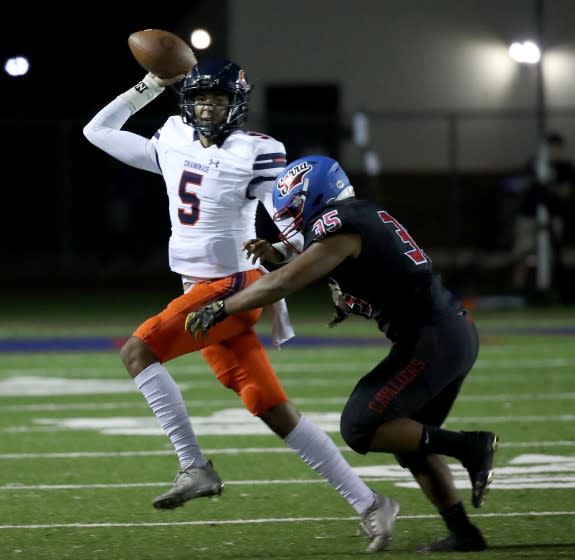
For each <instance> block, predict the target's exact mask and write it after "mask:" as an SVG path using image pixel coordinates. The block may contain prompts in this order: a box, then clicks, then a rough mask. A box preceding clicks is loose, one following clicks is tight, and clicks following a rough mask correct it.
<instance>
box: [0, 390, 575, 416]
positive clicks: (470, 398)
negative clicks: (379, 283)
mask: <svg viewBox="0 0 575 560" xmlns="http://www.w3.org/2000/svg"><path fill="white" fill-rule="evenodd" d="M291 400H292V402H293V403H294V404H296V405H300V406H301V405H306V406H313V405H326V404H330V405H331V404H333V405H343V404H345V402H346V401H347V397H295V398H293V399H291ZM457 400H458V402H487V403H491V402H508V401H512V402H518V401H522V402H526V401H541V400H545V401H570V400H575V393H572V392H565V393H544V392H542V393H537V394H535V393H519V392H518V393H513V394H505V395H503V394H497V395H460V396H459V397H458V399H457ZM236 402H237V397H236V396H235V395H233V394H231V393H230V396H229V398H227V399H201V400H200V399H197V400H194V399H192V400H186V401H185V403H186V406H188V407H190V408H194V407H198V406H201V407H204V406H209V407H217V406H228V405H230V404H233V403H236ZM136 408H137V409H140V408H141V409H146V410H149V407H148V405H147V404H146V402H145V401H144V400H143V399H140V398H138V399H137V400H130V401H119V402H72V403H58V404H56V403H39V404H9V405H0V412H2V411H3V412H46V411H50V412H57V411H64V410H120V409H136Z"/></svg>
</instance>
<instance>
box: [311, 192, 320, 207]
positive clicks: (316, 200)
mask: <svg viewBox="0 0 575 560" xmlns="http://www.w3.org/2000/svg"><path fill="white" fill-rule="evenodd" d="M322 199H323V193H319V194H318V195H317V196H314V197H313V199H312V200H310V201H309V202H310V208H315V207H316V206H320V204H321V201H322Z"/></svg>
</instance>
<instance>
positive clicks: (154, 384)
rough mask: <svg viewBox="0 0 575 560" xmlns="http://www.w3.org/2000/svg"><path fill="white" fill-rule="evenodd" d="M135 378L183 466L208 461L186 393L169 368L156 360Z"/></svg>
mask: <svg viewBox="0 0 575 560" xmlns="http://www.w3.org/2000/svg"><path fill="white" fill-rule="evenodd" d="M134 381H135V383H136V385H137V387H138V389H139V390H140V392H141V393H142V395H144V397H145V398H146V400H147V401H148V404H149V405H150V408H151V409H152V411H153V412H154V414H155V415H156V418H157V419H158V421H159V422H160V425H161V426H162V429H163V430H164V432H166V435H167V436H168V437H169V438H170V441H171V442H172V445H173V446H174V449H175V450H176V454H177V455H178V460H179V462H180V468H181V469H185V468H187V467H189V466H190V465H192V464H193V465H197V466H200V467H201V466H203V465H205V464H206V460H205V459H204V456H203V455H202V452H201V450H200V446H199V445H198V441H197V439H196V434H195V433H194V430H193V428H192V423H191V422H190V417H189V416H188V412H187V410H186V405H185V404H184V399H183V397H182V393H181V392H180V390H179V389H178V386H177V385H176V382H175V381H174V379H173V378H172V376H171V375H170V374H169V372H168V370H167V369H166V368H165V367H164V366H162V365H161V364H159V363H155V364H152V365H150V366H148V367H147V368H146V369H145V370H143V371H141V372H140V373H139V374H138V375H137V376H136V377H135V378H134Z"/></svg>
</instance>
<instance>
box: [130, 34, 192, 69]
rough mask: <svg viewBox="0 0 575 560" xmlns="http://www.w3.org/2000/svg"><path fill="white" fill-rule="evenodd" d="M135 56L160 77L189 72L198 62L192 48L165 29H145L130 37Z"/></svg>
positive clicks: (143, 66) (140, 62)
mask: <svg viewBox="0 0 575 560" xmlns="http://www.w3.org/2000/svg"><path fill="white" fill-rule="evenodd" d="M128 46H129V47H130V51H132V54H133V55H134V58H135V59H136V60H137V62H138V63H139V64H140V66H141V67H142V68H144V70H146V71H147V72H152V74H155V75H156V76H158V77H160V78H173V77H174V76H178V75H179V74H187V73H188V71H189V70H190V69H191V68H192V66H194V65H195V64H196V63H197V60H196V56H195V54H194V51H193V50H192V48H191V47H190V46H189V45H188V44H187V43H186V42H185V41H184V40H183V39H182V38H181V37H178V35H176V34H175V33H171V32H170V31H164V30H163V29H144V30H142V31H136V32H134V33H132V34H131V35H130V36H129V37H128Z"/></svg>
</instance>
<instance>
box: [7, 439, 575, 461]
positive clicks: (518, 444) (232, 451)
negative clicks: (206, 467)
mask: <svg viewBox="0 0 575 560" xmlns="http://www.w3.org/2000/svg"><path fill="white" fill-rule="evenodd" d="M540 447H575V440H569V441H514V442H503V443H501V442H500V443H499V448H500V449H506V448H510V449H512V448H521V449H529V448H540ZM338 449H339V450H340V451H342V452H347V453H353V451H352V450H351V449H350V448H349V447H346V446H343V445H342V446H339V447H338ZM203 453H204V454H206V455H249V454H258V453H293V450H292V449H290V448H289V447H286V446H282V447H227V448H214V449H204V450H203ZM173 454H174V451H173V450H172V449H165V450H146V451H66V452H60V453H58V452H46V453H0V461H2V460H17V461H28V460H31V459H95V458H103V457H167V456H172V455H173Z"/></svg>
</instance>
